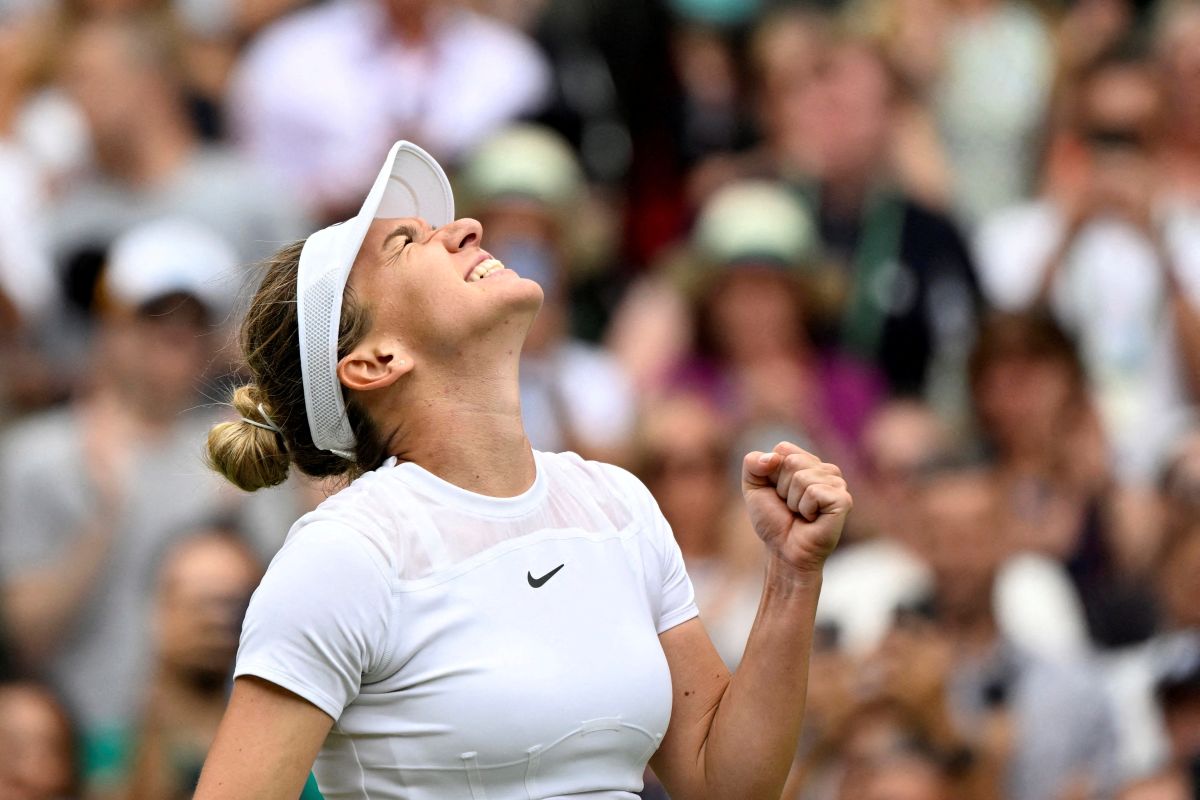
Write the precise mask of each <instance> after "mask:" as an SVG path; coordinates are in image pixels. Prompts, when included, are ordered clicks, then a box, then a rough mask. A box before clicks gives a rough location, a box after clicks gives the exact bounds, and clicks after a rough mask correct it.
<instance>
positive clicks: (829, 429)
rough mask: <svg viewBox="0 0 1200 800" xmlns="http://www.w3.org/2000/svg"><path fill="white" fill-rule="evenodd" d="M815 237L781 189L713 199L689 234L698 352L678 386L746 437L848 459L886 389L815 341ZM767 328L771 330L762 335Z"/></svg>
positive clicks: (732, 191)
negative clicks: (810, 314)
mask: <svg viewBox="0 0 1200 800" xmlns="http://www.w3.org/2000/svg"><path fill="white" fill-rule="evenodd" d="M813 234H814V227H813V223H812V221H811V219H810V218H809V216H808V214H807V213H806V212H805V210H804V208H803V206H802V205H801V204H800V203H799V201H798V200H797V199H796V198H795V197H794V196H793V194H792V193H791V192H789V191H788V190H787V189H786V188H785V187H784V186H782V185H780V184H777V183H771V182H765V181H745V182H739V183H735V184H731V185H729V186H727V187H725V188H724V189H722V190H721V191H720V192H718V193H717V194H715V195H714V196H713V197H712V199H711V200H709V202H708V203H707V204H706V205H705V207H704V208H703V209H702V210H701V213H700V218H699V219H698V220H697V222H696V227H695V230H694V232H693V235H692V243H693V249H694V252H695V254H696V258H697V259H698V260H699V268H698V269H697V270H695V274H694V275H693V276H692V278H691V282H692V285H693V287H694V288H693V297H694V298H695V308H696V311H695V319H696V327H695V331H696V344H695V351H694V353H693V354H692V356H691V357H690V358H689V359H688V360H687V361H685V362H684V363H683V364H682V365H681V367H680V368H679V371H678V372H677V374H676V376H675V379H676V381H678V382H680V385H682V386H687V387H690V388H692V389H694V390H696V391H699V392H701V393H703V394H704V395H705V396H707V397H708V398H709V401H710V402H712V403H713V404H714V405H715V407H717V408H718V409H720V410H721V411H722V413H724V414H727V415H728V416H729V419H730V420H732V421H733V424H734V425H735V426H736V427H738V429H739V430H741V431H742V432H743V434H744V436H745V437H747V440H751V439H754V437H755V436H762V435H763V432H764V431H765V430H768V429H770V430H776V431H778V432H779V433H780V435H781V436H782V437H783V438H789V437H794V438H796V439H797V440H798V441H800V442H805V443H807V445H806V446H811V447H814V448H816V449H817V450H818V452H821V453H845V454H848V453H850V452H851V451H852V450H851V448H852V445H851V443H852V442H854V441H856V439H857V436H858V433H859V431H860V430H861V427H862V424H863V421H864V420H865V418H866V416H867V414H868V413H869V412H870V410H871V409H872V408H873V407H874V406H875V404H876V403H877V402H878V401H879V400H880V398H881V396H882V394H883V387H882V385H881V384H880V382H879V381H878V380H877V379H876V376H874V375H873V374H871V373H870V371H869V370H867V369H866V368H864V367H862V366H861V365H859V364H857V363H855V362H854V361H852V360H850V359H847V358H845V357H844V356H843V355H841V354H839V353H837V352H836V351H822V350H820V349H818V348H817V347H816V346H815V345H814V344H813V342H812V339H811V337H810V335H809V330H808V327H807V325H806V323H807V321H808V320H807V319H806V314H805V311H806V306H807V305H808V301H809V300H810V294H809V293H806V292H805V288H806V286H811V285H812V284H811V282H809V283H806V277H807V278H811V266H810V265H811V264H812V263H813V261H814V249H815V244H816V243H815V240H814V236H813ZM764 330H771V331H774V333H773V335H772V336H770V337H765V338H764V337H763V336H762V331H764ZM772 435H774V434H772ZM776 438H779V437H776ZM754 441H757V440H756V439H754ZM839 458H841V460H842V462H843V463H846V458H844V457H841V456H839Z"/></svg>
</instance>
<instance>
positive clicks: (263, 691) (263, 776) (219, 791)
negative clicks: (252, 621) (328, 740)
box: [193, 676, 333, 800]
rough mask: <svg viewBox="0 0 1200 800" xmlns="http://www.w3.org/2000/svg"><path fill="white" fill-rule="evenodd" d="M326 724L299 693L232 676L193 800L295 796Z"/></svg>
mask: <svg viewBox="0 0 1200 800" xmlns="http://www.w3.org/2000/svg"><path fill="white" fill-rule="evenodd" d="M332 726H333V719H332V718H331V717H330V716H329V715H328V714H326V713H325V712H324V711H321V710H320V709H319V708H317V707H316V706H314V705H313V704H312V703H310V702H308V701H307V700H304V699H303V698H301V697H300V696H299V695H296V694H293V693H291V692H289V691H287V690H286V689H282V688H280V687H278V686H276V685H275V684H273V683H269V682H267V681H264V680H262V679H260V678H255V677H251V676H244V677H241V678H238V679H237V680H235V681H234V682H233V695H232V696H231V697H230V698H229V708H227V709H226V711H225V717H224V718H223V719H222V720H221V727H220V728H219V729H218V730H217V738H216V740H215V741H214V742H213V746H212V749H211V750H209V752H208V758H207V759H206V760H205V762H204V771H203V772H202V773H201V775H200V785H199V787H198V788H197V789H196V794H195V796H194V798H193V800H296V798H298V797H299V796H300V793H301V792H302V791H303V790H304V782H305V781H306V780H307V778H308V773H309V771H310V770H311V769H312V765H313V761H315V760H316V758H317V753H318V752H319V751H320V749H321V745H322V744H323V743H324V742H325V737H326V736H327V735H328V734H329V729H330V728H331V727H332Z"/></svg>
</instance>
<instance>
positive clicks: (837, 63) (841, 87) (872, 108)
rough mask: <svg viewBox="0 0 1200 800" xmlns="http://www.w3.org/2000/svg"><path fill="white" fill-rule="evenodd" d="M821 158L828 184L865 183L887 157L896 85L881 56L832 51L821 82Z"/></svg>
mask: <svg viewBox="0 0 1200 800" xmlns="http://www.w3.org/2000/svg"><path fill="white" fill-rule="evenodd" d="M818 91H819V98H820V99H819V101H818V105H819V112H820V129H819V131H818V138H817V157H818V161H819V164H820V166H819V169H820V171H821V177H822V178H823V179H825V180H827V181H829V180H840V179H861V178H863V177H865V176H868V175H869V173H870V172H871V171H872V170H874V169H876V167H877V165H879V164H880V163H881V161H882V159H883V158H884V157H885V155H886V151H887V148H888V143H889V137H890V128H891V123H892V114H891V104H892V92H893V86H892V80H891V77H890V76H889V75H888V72H887V69H886V68H885V67H884V64H883V62H882V61H881V60H880V58H879V56H878V55H877V54H876V53H874V52H873V51H872V50H870V49H869V48H867V47H865V46H862V45H857V44H852V43H851V44H841V45H838V46H836V47H834V48H833V49H832V51H831V52H830V53H829V56H828V60H827V61H826V62H825V64H824V66H823V69H822V71H821V76H820V78H819V81H818Z"/></svg>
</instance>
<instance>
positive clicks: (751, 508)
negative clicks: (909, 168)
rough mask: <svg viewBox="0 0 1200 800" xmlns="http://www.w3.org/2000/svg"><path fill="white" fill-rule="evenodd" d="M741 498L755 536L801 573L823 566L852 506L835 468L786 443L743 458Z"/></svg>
mask: <svg viewBox="0 0 1200 800" xmlns="http://www.w3.org/2000/svg"><path fill="white" fill-rule="evenodd" d="M742 496H743V497H744V498H745V501H746V510H747V511H748V512H749V514H750V521H751V522H752V523H753V524H754V530H755V531H756V532H757V533H758V535H759V538H761V539H762V540H763V542H765V543H766V545H767V548H768V549H769V550H770V551H771V553H772V554H773V555H775V556H776V557H778V558H779V559H780V560H782V561H783V562H784V563H786V564H788V565H790V566H792V567H795V568H796V569H798V570H802V571H809V570H811V571H816V570H819V569H820V568H821V565H822V564H824V563H825V558H826V556H828V555H829V554H830V553H831V552H833V548H834V547H836V546H837V543H838V539H839V538H840V537H841V535H842V526H843V525H845V523H846V514H848V513H849V512H850V509H851V507H852V506H853V505H854V499H853V498H852V497H851V496H850V492H849V491H848V490H847V489H846V481H845V480H843V478H842V471H841V470H840V469H838V468H837V466H835V465H834V464H826V463H824V462H823V461H821V459H819V458H817V457H816V456H814V455H813V454H812V453H810V452H808V451H807V450H804V449H802V448H799V447H797V446H796V445H794V444H790V443H789V442H780V443H779V444H777V445H775V449H774V450H773V451H771V452H769V453H760V452H757V451H756V452H753V453H750V454H749V455H747V456H746V458H745V459H744V460H743V461H742Z"/></svg>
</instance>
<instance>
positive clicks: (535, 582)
mask: <svg viewBox="0 0 1200 800" xmlns="http://www.w3.org/2000/svg"><path fill="white" fill-rule="evenodd" d="M565 566H566V564H559V565H558V566H557V567H555V568H554V569H552V570H550V571H549V572H547V573H546V574H545V575H543V576H542V577H540V578H535V577H533V573H532V572H526V573H525V577H526V578H528V579H529V585H530V586H532V587H533V588H535V589H540V588H542V584H544V583H545V582H546V581H548V580H550V579H551V578H553V577H554V573H556V572H558V571H559V570H560V569H562V568H563V567H565Z"/></svg>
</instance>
